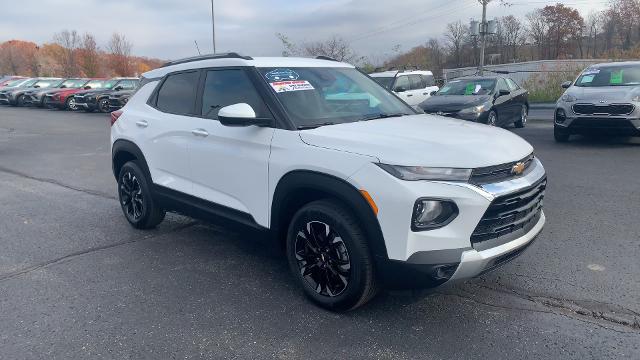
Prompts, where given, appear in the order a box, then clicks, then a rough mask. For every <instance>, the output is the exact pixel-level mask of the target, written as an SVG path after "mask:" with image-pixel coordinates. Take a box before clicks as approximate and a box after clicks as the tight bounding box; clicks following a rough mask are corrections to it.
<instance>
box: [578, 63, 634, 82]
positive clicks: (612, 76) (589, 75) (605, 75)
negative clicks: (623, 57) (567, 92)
mask: <svg viewBox="0 0 640 360" xmlns="http://www.w3.org/2000/svg"><path fill="white" fill-rule="evenodd" d="M636 85H640V65H616V66H604V67H597V68H596V67H592V68H587V69H586V70H585V71H583V72H582V74H580V76H579V77H578V79H577V80H576V83H575V86H579V87H597V86H636Z"/></svg>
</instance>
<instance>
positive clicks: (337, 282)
mask: <svg viewBox="0 0 640 360" xmlns="http://www.w3.org/2000/svg"><path fill="white" fill-rule="evenodd" d="M295 254H296V260H297V261H298V268H299V270H300V274H301V275H302V277H303V278H304V279H305V281H306V282H307V284H308V285H309V286H310V287H311V288H312V289H314V290H315V292H316V293H318V294H320V295H324V296H329V297H335V296H338V295H340V294H342V293H343V292H344V291H345V289H346V288H347V285H348V284H349V278H350V275H351V261H350V259H349V251H348V250H347V247H346V245H345V243H344V241H343V240H342V238H341V237H340V234H338V232H337V231H336V229H334V228H332V227H331V226H329V225H327V224H325V223H323V222H320V221H311V222H307V223H306V224H305V226H304V227H303V228H301V229H299V230H298V233H297V235H296V241H295Z"/></svg>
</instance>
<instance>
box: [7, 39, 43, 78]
mask: <svg viewBox="0 0 640 360" xmlns="http://www.w3.org/2000/svg"><path fill="white" fill-rule="evenodd" d="M38 50H39V47H38V46H37V45H36V44H34V43H32V42H28V41H21V40H11V41H7V42H4V43H2V44H1V45H0V73H5V74H14V75H25V76H38V75H40V63H39V62H38Z"/></svg>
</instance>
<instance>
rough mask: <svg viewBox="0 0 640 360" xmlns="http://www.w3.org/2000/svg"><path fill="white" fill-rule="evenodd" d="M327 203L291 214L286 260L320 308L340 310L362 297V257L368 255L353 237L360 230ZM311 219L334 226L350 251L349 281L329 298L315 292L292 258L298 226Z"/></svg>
mask: <svg viewBox="0 0 640 360" xmlns="http://www.w3.org/2000/svg"><path fill="white" fill-rule="evenodd" d="M327 205H329V204H325V203H312V204H309V205H307V206H305V207H303V208H302V209H301V210H300V211H298V212H297V213H296V214H295V215H294V217H293V219H292V221H291V223H290V225H289V229H288V231H287V248H286V251H287V259H288V260H289V266H290V268H291V271H292V273H293V274H294V276H295V278H296V281H297V282H298V283H299V284H300V286H301V287H302V288H303V290H304V293H305V295H307V297H309V298H310V299H311V300H312V301H313V302H315V303H317V304H319V305H321V306H322V307H325V308H328V309H331V310H337V311H343V310H348V309H350V308H352V307H353V306H354V305H356V304H357V302H358V301H359V299H360V298H361V297H362V294H363V292H364V290H365V286H366V284H365V280H366V279H365V278H366V269H365V266H364V264H363V259H364V257H365V256H368V254H363V253H362V250H363V249H361V248H360V247H359V246H357V245H356V243H355V241H354V237H356V236H363V235H362V234H363V233H362V232H361V230H359V229H354V228H352V226H350V225H349V224H348V223H347V222H346V221H345V219H342V218H341V217H340V216H339V215H338V213H337V212H336V211H333V210H332V209H331V207H329V206H327ZM310 221H321V222H324V223H326V224H328V225H329V226H331V227H332V228H334V229H335V231H337V232H338V234H339V235H340V237H341V238H342V240H343V241H344V244H345V246H346V248H347V251H348V253H349V260H350V262H351V264H350V267H351V273H350V275H349V283H348V284H347V288H346V289H345V290H344V291H343V292H342V293H341V294H340V295H338V296H335V297H329V296H324V295H320V294H318V293H317V292H316V291H315V289H313V288H312V287H311V285H310V284H309V283H308V282H307V281H306V280H305V279H304V278H303V277H302V275H301V274H300V268H299V267H298V261H297V259H296V257H295V240H296V236H297V233H298V231H299V229H301V228H302V227H303V226H306V224H307V223H308V222H310Z"/></svg>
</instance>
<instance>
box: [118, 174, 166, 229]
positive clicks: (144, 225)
mask: <svg viewBox="0 0 640 360" xmlns="http://www.w3.org/2000/svg"><path fill="white" fill-rule="evenodd" d="M149 184H150V182H149V181H148V180H147V177H146V176H145V173H144V172H143V171H142V169H141V167H140V166H139V165H138V164H137V162H136V161H129V162H127V163H126V164H124V165H123V166H122V169H120V172H119V176H118V198H119V199H120V207H121V208H122V212H123V213H124V216H125V218H126V219H127V221H129V223H130V224H131V225H132V226H133V227H134V228H136V229H152V228H154V227H156V226H157V225H158V224H160V223H161V222H162V220H164V217H165V214H166V212H165V211H164V209H162V208H161V207H160V206H159V205H158V204H157V203H156V201H155V200H154V199H153V196H152V193H151V191H150V185H149Z"/></svg>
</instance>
